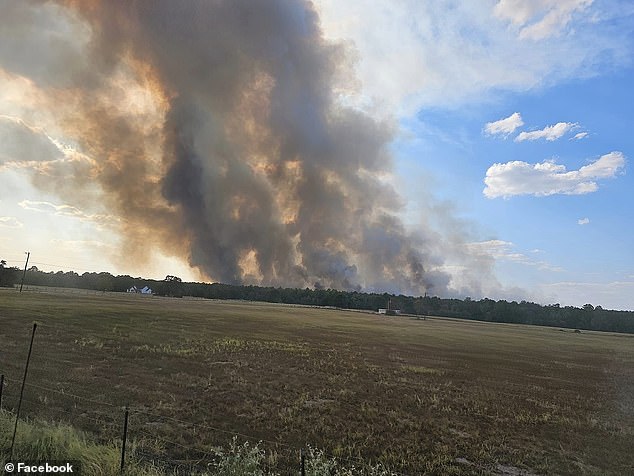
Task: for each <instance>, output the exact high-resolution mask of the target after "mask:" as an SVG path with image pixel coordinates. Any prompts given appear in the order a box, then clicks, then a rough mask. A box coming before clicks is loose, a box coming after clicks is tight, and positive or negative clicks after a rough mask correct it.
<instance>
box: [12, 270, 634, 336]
mask: <svg viewBox="0 0 634 476" xmlns="http://www.w3.org/2000/svg"><path fill="white" fill-rule="evenodd" d="M11 269H13V270H17V269H16V268H3V269H2V270H0V275H1V274H2V271H5V272H7V271H8V270H11ZM11 274H12V276H14V277H15V278H17V277H18V275H19V273H17V272H15V271H14V272H12V273H11ZM1 281H2V278H1V276H0V282H1ZM24 282H25V284H29V285H38V286H55V287H70V288H80V289H92V290H100V291H115V292H125V291H127V290H128V289H130V288H132V287H133V286H136V287H137V288H139V289H140V288H142V287H144V286H149V287H150V288H152V290H153V292H154V294H158V295H163V296H176V297H182V296H192V297H199V298H206V299H240V300H247V301H264V302H271V303H286V304H302V305H309V306H330V307H337V308H343V309H360V310H368V311H376V310H377V309H379V308H386V307H387V306H388V302H389V301H391V308H392V309H400V310H401V312H402V313H406V314H414V315H432V316H443V317H454V318H462V319H473V320H478V321H489V322H507V323H517V324H534V325H542V326H552V327H563V328H569V329H586V330H598V331H610V332H624V333H634V312H631V311H612V310H606V309H603V308H601V307H600V306H597V307H594V306H592V305H590V304H586V305H585V306H583V307H582V308H577V307H572V306H560V305H559V304H553V305H548V306H542V305H539V304H535V303H532V302H526V301H522V302H519V303H518V302H515V301H512V302H508V301H504V300H500V301H494V300H492V299H481V300H473V299H470V298H466V299H464V300H461V299H443V298H439V297H436V296H424V297H423V296H419V297H414V296H403V295H398V296H396V295H392V294H388V293H383V294H378V293H363V292H357V291H337V290H334V289H309V288H305V289H292V288H274V287H260V286H233V285H228V284H220V283H214V284H207V283H188V282H182V281H181V280H180V279H179V278H177V277H175V276H167V277H166V279H165V280H162V281H157V280H151V279H143V278H133V277H131V276H127V275H124V276H113V275H111V274H110V273H84V274H81V275H79V274H77V273H75V272H72V271H69V272H62V271H58V272H56V273H55V272H43V271H40V270H38V269H37V268H36V267H32V268H30V269H29V270H28V272H27V273H26V279H25V281H24Z"/></svg>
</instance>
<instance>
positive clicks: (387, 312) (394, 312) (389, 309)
mask: <svg viewBox="0 0 634 476" xmlns="http://www.w3.org/2000/svg"><path fill="white" fill-rule="evenodd" d="M400 313H401V310H400V309H393V308H392V300H391V299H390V300H388V302H387V308H386V309H383V308H379V314H385V315H386V316H396V315H398V314H400Z"/></svg>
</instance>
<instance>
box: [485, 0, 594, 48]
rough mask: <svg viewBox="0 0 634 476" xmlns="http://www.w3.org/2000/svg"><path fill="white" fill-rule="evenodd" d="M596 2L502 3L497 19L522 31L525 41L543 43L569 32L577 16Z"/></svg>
mask: <svg viewBox="0 0 634 476" xmlns="http://www.w3.org/2000/svg"><path fill="white" fill-rule="evenodd" d="M592 3H593V0H500V1H499V2H498V3H497V5H496V6H495V8H494V9H493V11H494V14H495V16H496V17H498V18H501V19H503V20H508V21H510V22H511V23H512V24H513V25H514V26H515V27H517V28H519V37H520V38H522V39H531V40H543V39H544V38H548V37H550V36H556V35H559V34H561V33H562V32H563V31H565V29H566V26H567V25H568V24H569V23H570V22H571V20H572V18H573V15H574V14H575V13H581V12H583V11H584V10H585V9H587V8H588V7H589V6H590V5H592Z"/></svg>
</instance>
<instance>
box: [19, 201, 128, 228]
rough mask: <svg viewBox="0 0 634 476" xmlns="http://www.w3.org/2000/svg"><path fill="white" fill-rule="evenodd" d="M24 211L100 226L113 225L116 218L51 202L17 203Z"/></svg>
mask: <svg viewBox="0 0 634 476" xmlns="http://www.w3.org/2000/svg"><path fill="white" fill-rule="evenodd" d="M18 205H20V206H21V207H22V208H24V209H25V210H32V211H36V212H40V213H50V214H53V215H55V216H63V217H71V218H77V219H79V220H81V221H90V222H96V223H99V224H101V225H107V224H113V223H115V222H117V221H118V218H117V217H115V216H112V215H103V214H88V213H86V212H84V211H82V210H80V209H79V208H77V207H73V206H72V205H55V204H54V203H51V202H41V201H33V200H22V201H21V202H20V203H18Z"/></svg>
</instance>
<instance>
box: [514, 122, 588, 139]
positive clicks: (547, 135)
mask: <svg viewBox="0 0 634 476" xmlns="http://www.w3.org/2000/svg"><path fill="white" fill-rule="evenodd" d="M575 127H578V124H576V123H573V122H558V123H557V124H555V125H553V126H546V127H544V128H543V129H541V130H538V131H530V132H520V133H519V135H518V136H517V137H516V138H515V141H516V142H523V141H525V140H538V139H546V140H547V141H551V142H552V141H555V140H557V139H560V138H562V137H563V136H564V135H566V134H567V133H568V132H570V131H571V130H572V129H573V128H575Z"/></svg>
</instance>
